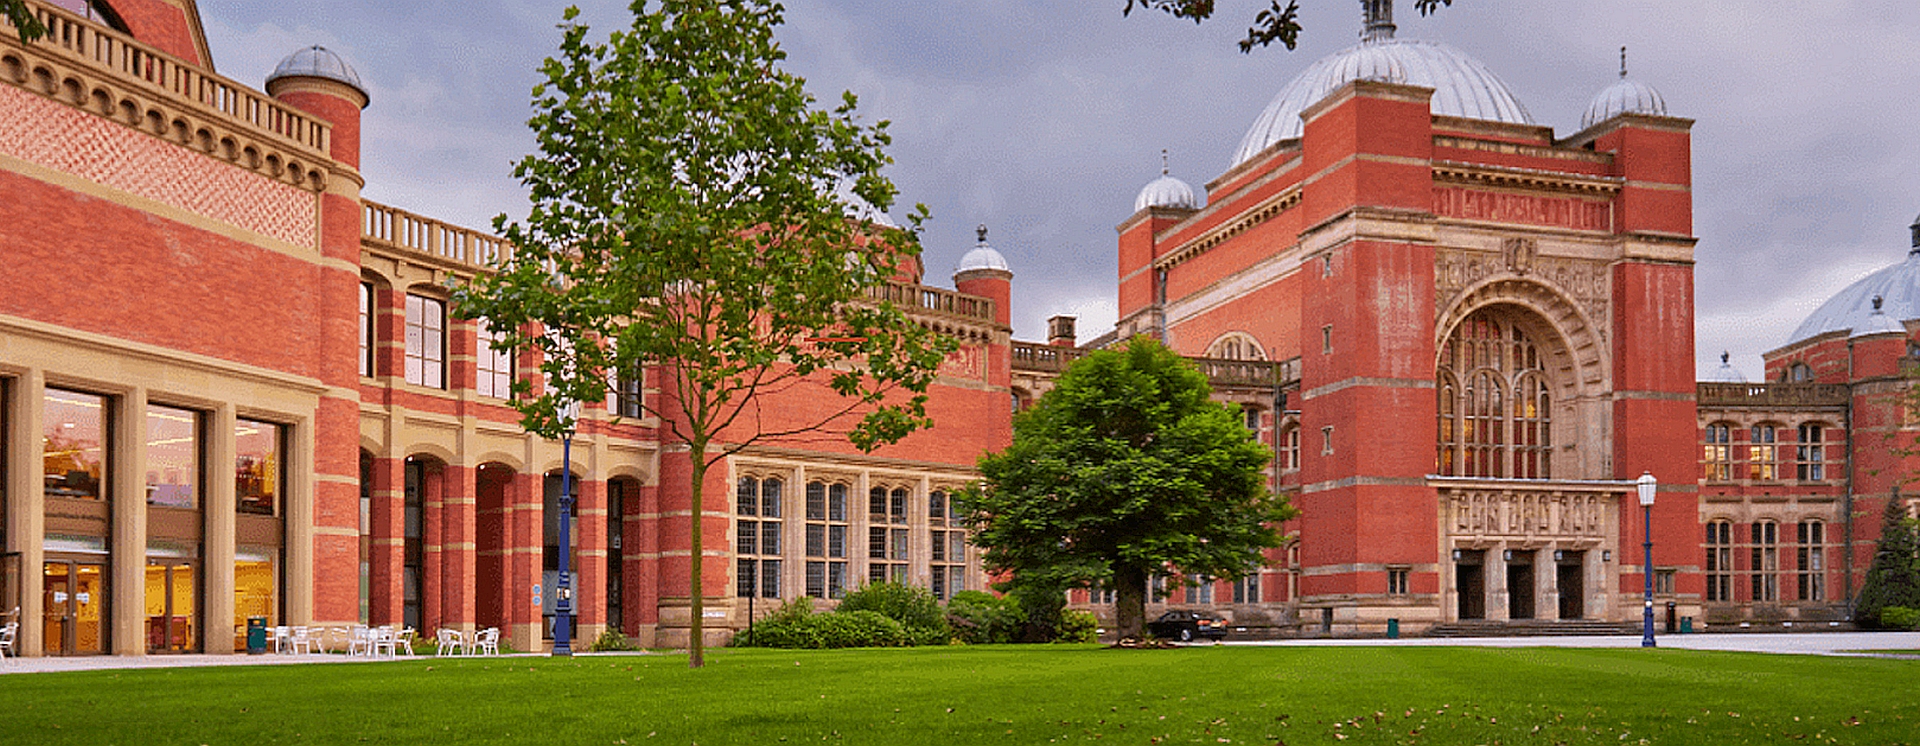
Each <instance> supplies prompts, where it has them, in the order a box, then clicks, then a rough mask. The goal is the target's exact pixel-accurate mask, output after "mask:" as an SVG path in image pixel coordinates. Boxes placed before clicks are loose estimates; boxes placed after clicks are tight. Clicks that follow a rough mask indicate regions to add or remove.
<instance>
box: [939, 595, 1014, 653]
mask: <svg viewBox="0 0 1920 746" xmlns="http://www.w3.org/2000/svg"><path fill="white" fill-rule="evenodd" d="M1020 621H1021V616H1020V606H1019V604H1017V603H1015V602H1014V601H1013V599H1010V598H1001V597H998V596H995V595H993V594H991V593H987V592H985V591H961V592H959V593H955V594H953V600H951V601H948V602H947V623H948V626H950V627H952V628H953V636H954V637H955V638H956V639H958V640H959V641H961V642H964V643H967V644H969V645H985V644H991V643H1007V642H1013V640H1014V638H1015V636H1017V635H1018V634H1019V633H1020Z"/></svg>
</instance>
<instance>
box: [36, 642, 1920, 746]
mask: <svg viewBox="0 0 1920 746" xmlns="http://www.w3.org/2000/svg"><path fill="white" fill-rule="evenodd" d="M1916 684H1920V662H1916V661H1906V660H1887V659H1864V658H1831V657H1812V656H1785V655H1759V654H1742V653H1711V652H1696V651H1686V650H1668V649H1661V650H1640V649H1611V650H1609V649H1539V648H1533V649H1492V648H1436V647H1391V646H1381V647H1285V648H1252V647H1194V648H1184V649H1177V650H1146V651H1119V650H1106V649H1103V648H1097V647H1092V646H1021V647H1012V646H1008V647H1001V646H981V647H951V648H919V649H902V650H856V651H822V652H794V651H770V650H722V651H714V652H712V653H711V654H710V656H709V659H708V666H707V668H705V669H703V670H700V671H689V670H687V668H686V659H685V657H684V656H679V655H668V654H659V655H646V656H620V657H581V658H577V659H573V660H553V659H547V658H539V659H534V658H491V659H449V660H431V659H429V660H410V661H399V662H391V663H368V664H340V665H311V666H257V667H255V666H248V667H221V668H201V669H185V668H180V669H148V670H139V671H96V672H86V673H70V674H31V675H8V676H0V703H4V706H0V743H31V744H67V743H74V744H110V743H126V744H176V743H177V744H215V745H219V744H242V743H361V742H366V743H385V744H423V743H554V744H621V743H626V744H690V743H698V744H707V745H709V746H715V745H718V744H771V743H780V742H783V741H784V742H787V743H801V742H821V741H825V742H828V743H841V744H887V745H890V746H891V745H899V746H920V745H923V744H971V743H990V744H1035V743H1051V742H1094V741H1098V742H1113V743H1139V744H1151V743H1210V744H1213V743H1241V744H1246V743H1252V744H1274V743H1286V744H1314V743H1343V744H1400V743H1407V744H1455V743H1460V744H1478V743H1487V744H1494V743H1503V744H1560V743H1565V744H1612V745H1617V744H1621V743H1630V744H1637V743H1662V744H1749V743H1794V742H1809V743H1846V744H1914V743H1920V735H1917V734H1920V697H1916V696H1915V692H1916Z"/></svg>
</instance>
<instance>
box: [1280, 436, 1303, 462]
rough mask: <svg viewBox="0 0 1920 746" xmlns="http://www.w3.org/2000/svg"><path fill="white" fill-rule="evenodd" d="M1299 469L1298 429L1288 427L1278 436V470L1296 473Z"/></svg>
mask: <svg viewBox="0 0 1920 746" xmlns="http://www.w3.org/2000/svg"><path fill="white" fill-rule="evenodd" d="M1299 468H1300V428H1299V427H1290V428H1287V431H1286V432H1285V433H1283V434H1282V435H1281V436H1280V470H1281V471H1297V470H1299Z"/></svg>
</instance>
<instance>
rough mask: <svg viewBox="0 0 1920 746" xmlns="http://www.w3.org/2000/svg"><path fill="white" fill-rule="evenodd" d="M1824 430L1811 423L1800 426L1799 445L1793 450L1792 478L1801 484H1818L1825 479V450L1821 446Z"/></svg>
mask: <svg viewBox="0 0 1920 746" xmlns="http://www.w3.org/2000/svg"><path fill="white" fill-rule="evenodd" d="M1824 431H1825V428H1822V427H1821V426H1819V425H1815V424H1812V423H1808V424H1804V425H1801V426H1800V443H1799V445H1798V446H1797V447H1795V449H1794V460H1795V461H1796V462H1797V463H1796V464H1795V465H1794V476H1795V477H1797V478H1798V479H1799V480H1800V481H1802V482H1819V481H1822V480H1825V479H1826V478H1827V474H1826V463H1825V461H1826V449H1825V447H1824V445H1823V444H1822V439H1823V438H1824V437H1825V435H1826V433H1825V432H1824Z"/></svg>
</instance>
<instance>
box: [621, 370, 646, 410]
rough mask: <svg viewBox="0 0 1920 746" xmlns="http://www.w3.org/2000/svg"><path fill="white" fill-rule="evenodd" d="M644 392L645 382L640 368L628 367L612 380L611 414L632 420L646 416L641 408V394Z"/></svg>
mask: <svg viewBox="0 0 1920 746" xmlns="http://www.w3.org/2000/svg"><path fill="white" fill-rule="evenodd" d="M645 391H646V380H645V375H644V373H643V371H642V370H641V368H640V366H638V365H633V366H630V367H628V368H627V369H626V370H625V371H623V372H621V373H620V374H619V375H616V376H614V379H613V413H614V414H615V415H617V416H619V417H622V418H625V419H629V420H633V419H639V418H641V417H643V416H645V415H646V409H645V407H643V406H642V401H641V398H640V397H641V394H642V393H644V392H645Z"/></svg>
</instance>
